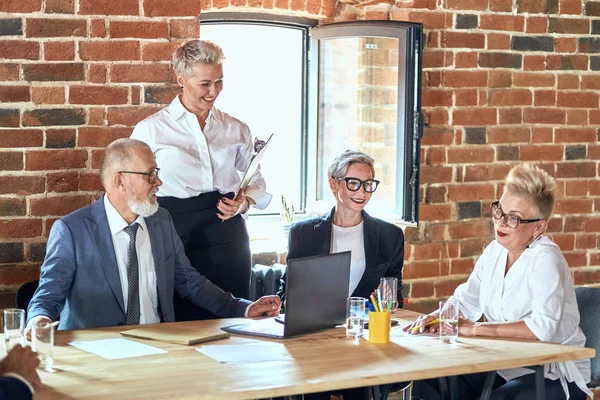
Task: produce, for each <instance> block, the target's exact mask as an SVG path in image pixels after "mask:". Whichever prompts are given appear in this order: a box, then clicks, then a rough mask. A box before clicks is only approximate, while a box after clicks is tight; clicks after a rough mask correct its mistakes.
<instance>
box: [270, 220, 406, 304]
mask: <svg viewBox="0 0 600 400" xmlns="http://www.w3.org/2000/svg"><path fill="white" fill-rule="evenodd" d="M334 211H335V208H334V209H332V210H331V212H329V213H327V214H324V215H321V216H320V217H317V218H313V219H308V220H305V221H301V222H298V223H296V224H294V225H293V226H292V227H291V229H290V237H289V245H288V254H287V259H288V260H291V259H294V258H301V257H309V256H316V255H322V254H329V252H330V249H331V224H332V221H333V213H334ZM362 217H363V220H364V225H363V230H364V238H365V259H366V267H365V272H364V274H363V276H362V278H361V280H360V282H359V283H358V286H357V287H356V289H355V290H354V292H353V293H352V296H357V297H365V298H369V296H370V295H371V293H373V290H375V289H377V286H379V279H380V278H382V277H384V276H385V277H396V278H398V307H402V305H403V303H402V293H401V290H402V265H403V263H404V233H403V232H402V229H400V228H399V227H397V226H396V225H393V224H390V223H389V222H385V221H382V220H380V219H378V218H375V217H371V216H370V215H369V214H367V213H366V212H365V211H362ZM285 284H286V274H283V276H282V277H281V285H280V287H279V291H278V292H277V294H278V295H279V297H281V301H283V300H285Z"/></svg>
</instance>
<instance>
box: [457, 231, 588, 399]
mask: <svg viewBox="0 0 600 400" xmlns="http://www.w3.org/2000/svg"><path fill="white" fill-rule="evenodd" d="M507 255H508V251H507V250H506V248H505V247H503V246H502V245H500V244H499V243H498V242H497V241H495V240H494V241H493V242H491V243H490V244H489V245H488V246H487V247H486V248H485V250H484V251H483V254H482V255H481V257H479V260H477V264H476V265H475V268H474V269H473V272H472V273H471V276H469V279H468V280H467V282H465V283H463V284H462V285H460V286H459V287H457V288H456V291H455V292H454V296H452V297H451V298H450V299H449V300H448V301H453V302H456V303H458V304H459V306H460V312H461V313H462V314H463V315H464V316H465V317H467V318H468V319H470V320H471V321H477V320H479V319H480V318H481V315H482V314H483V315H485V317H486V319H487V321H489V322H516V321H524V322H525V324H526V325H527V327H528V328H529V329H530V330H531V332H533V334H534V335H535V336H536V337H537V338H538V339H539V340H541V341H544V342H553V343H562V344H568V345H571V346H579V347H584V346H585V336H584V334H583V332H582V331H581V329H579V310H578V308H577V300H576V298H575V290H574V287H573V279H572V278H571V273H570V271H569V265H568V264H567V261H566V260H565V258H564V257H563V255H562V253H561V252H560V249H559V247H558V246H557V245H556V244H555V243H554V242H552V241H551V240H550V239H548V238H547V237H546V236H542V237H541V238H540V239H539V240H536V241H535V242H534V243H532V244H531V245H529V248H527V249H525V251H524V252H523V254H521V256H520V257H519V258H518V259H517V261H516V262H515V263H514V264H513V265H512V267H511V268H510V269H509V270H508V273H506V276H505V275H504V271H505V269H506V260H507ZM532 372H533V371H532V370H530V369H526V368H513V369H507V370H501V371H498V374H499V375H500V376H501V377H503V378H504V379H506V380H507V381H508V380H511V379H514V378H517V377H519V376H523V375H526V374H530V373H532ZM590 374H591V372H590V360H589V359H584V360H576V361H570V362H565V363H555V364H551V365H550V368H546V371H545V376H546V378H548V379H552V380H555V379H560V380H561V383H563V388H564V389H565V393H568V390H567V387H566V381H569V382H576V383H577V386H578V387H580V388H581V389H582V390H584V388H585V384H586V382H589V381H590V376H591V375H590ZM586 389H587V388H586ZM584 391H585V390H584ZM567 398H568V394H567Z"/></svg>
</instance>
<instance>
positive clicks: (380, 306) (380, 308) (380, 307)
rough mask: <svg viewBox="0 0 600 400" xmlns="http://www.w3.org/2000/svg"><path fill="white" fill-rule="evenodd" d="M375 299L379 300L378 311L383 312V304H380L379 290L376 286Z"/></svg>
mask: <svg viewBox="0 0 600 400" xmlns="http://www.w3.org/2000/svg"><path fill="white" fill-rule="evenodd" d="M377 301H378V302H379V303H378V306H379V311H382V312H383V306H382V305H381V290H380V289H379V288H377Z"/></svg>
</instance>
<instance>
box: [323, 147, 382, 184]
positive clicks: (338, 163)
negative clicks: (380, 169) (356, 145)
mask: <svg viewBox="0 0 600 400" xmlns="http://www.w3.org/2000/svg"><path fill="white" fill-rule="evenodd" d="M374 163H375V161H374V160H373V158H371V156H369V155H368V154H366V153H363V152H362V151H358V150H346V151H344V152H343V153H342V154H338V155H337V156H336V157H335V158H334V159H333V161H332V162H331V165H329V170H328V171H327V173H328V175H329V177H330V178H334V179H339V178H343V177H344V175H346V171H347V170H348V167H349V166H350V165H352V164H367V165H368V166H369V167H370V168H371V172H372V173H373V178H375V167H373V164H374Z"/></svg>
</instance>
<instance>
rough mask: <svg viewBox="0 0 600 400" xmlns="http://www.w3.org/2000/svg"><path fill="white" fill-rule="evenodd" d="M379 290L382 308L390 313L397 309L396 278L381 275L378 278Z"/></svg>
mask: <svg viewBox="0 0 600 400" xmlns="http://www.w3.org/2000/svg"><path fill="white" fill-rule="evenodd" d="M379 289H380V291H381V305H382V306H383V310H382V311H385V310H389V311H390V312H391V313H392V314H393V313H395V312H396V311H397V310H398V278H392V277H383V278H381V279H380V280H379Z"/></svg>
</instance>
